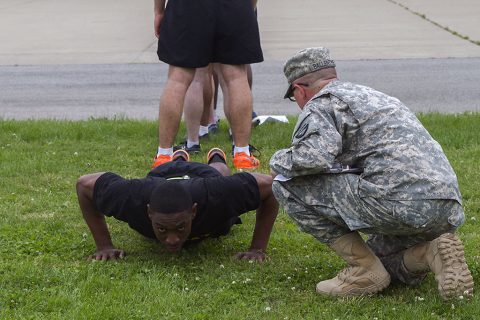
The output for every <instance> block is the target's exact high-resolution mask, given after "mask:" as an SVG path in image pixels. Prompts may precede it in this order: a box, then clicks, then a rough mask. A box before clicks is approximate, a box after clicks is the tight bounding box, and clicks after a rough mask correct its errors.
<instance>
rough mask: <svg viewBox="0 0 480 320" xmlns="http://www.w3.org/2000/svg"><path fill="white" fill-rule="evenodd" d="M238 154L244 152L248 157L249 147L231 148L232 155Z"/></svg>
mask: <svg viewBox="0 0 480 320" xmlns="http://www.w3.org/2000/svg"><path fill="white" fill-rule="evenodd" d="M239 152H245V153H246V154H247V155H250V146H246V147H237V146H235V147H234V148H233V154H234V155H235V154H237V153H239Z"/></svg>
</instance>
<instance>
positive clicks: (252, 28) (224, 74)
mask: <svg viewBox="0 0 480 320" xmlns="http://www.w3.org/2000/svg"><path fill="white" fill-rule="evenodd" d="M219 4H220V5H219V10H218V11H217V28H216V37H215V46H214V57H213V61H214V62H218V63H219V65H218V68H219V69H220V73H219V80H220V85H221V87H222V92H223V95H224V102H225V105H224V110H225V115H226V116H227V119H228V120H229V122H230V127H231V129H232V134H233V139H234V144H235V147H234V159H233V164H234V166H235V167H236V168H237V169H255V168H257V167H258V166H259V165H260V162H259V161H258V159H256V158H255V157H253V156H251V155H250V148H249V142H250V133H251V115H252V93H251V90H250V87H249V85H248V76H247V65H248V64H251V63H257V62H261V61H263V54H262V49H261V46H260V35H259V31H258V22H257V19H256V16H255V12H254V8H253V6H252V2H251V1H250V0H237V1H219Z"/></svg>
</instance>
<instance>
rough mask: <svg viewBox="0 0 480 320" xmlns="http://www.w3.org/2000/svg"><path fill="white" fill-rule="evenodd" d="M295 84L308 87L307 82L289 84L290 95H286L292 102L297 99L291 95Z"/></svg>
mask: <svg viewBox="0 0 480 320" xmlns="http://www.w3.org/2000/svg"><path fill="white" fill-rule="evenodd" d="M297 86H302V87H307V88H308V86H309V84H308V83H292V85H291V87H292V89H291V90H290V95H289V96H288V100H290V101H292V102H295V101H297V100H296V99H295V96H294V95H293V93H294V92H295V89H296V88H297Z"/></svg>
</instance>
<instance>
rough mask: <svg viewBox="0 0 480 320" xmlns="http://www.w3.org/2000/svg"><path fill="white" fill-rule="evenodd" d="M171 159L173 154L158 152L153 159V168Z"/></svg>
mask: <svg viewBox="0 0 480 320" xmlns="http://www.w3.org/2000/svg"><path fill="white" fill-rule="evenodd" d="M170 161H172V156H170V155H168V154H157V156H156V157H155V159H153V164H152V169H155V168H156V167H158V166H159V165H162V164H164V163H167V162H170Z"/></svg>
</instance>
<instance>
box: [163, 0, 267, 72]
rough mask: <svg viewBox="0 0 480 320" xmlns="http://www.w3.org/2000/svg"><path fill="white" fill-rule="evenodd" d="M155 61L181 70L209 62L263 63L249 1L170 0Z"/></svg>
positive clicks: (258, 37) (254, 19)
mask: <svg viewBox="0 0 480 320" xmlns="http://www.w3.org/2000/svg"><path fill="white" fill-rule="evenodd" d="M157 54H158V58H159V59H160V60H161V61H163V62H165V63H168V64H169V65H173V66H178V67H184V68H201V67H206V66H207V65H208V64H209V63H211V62H219V63H223V64H232V65H241V64H250V63H256V62H262V61H263V53H262V48H261V46H260V35H259V31H258V22H257V18H256V15H255V12H254V10H253V7H252V3H251V1H250V0H169V1H168V4H167V7H166V9H165V15H164V17H163V20H162V23H161V27H160V37H159V40H158V50H157Z"/></svg>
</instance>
